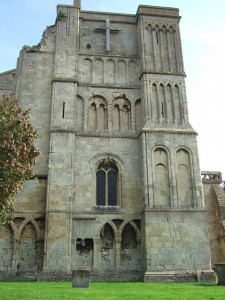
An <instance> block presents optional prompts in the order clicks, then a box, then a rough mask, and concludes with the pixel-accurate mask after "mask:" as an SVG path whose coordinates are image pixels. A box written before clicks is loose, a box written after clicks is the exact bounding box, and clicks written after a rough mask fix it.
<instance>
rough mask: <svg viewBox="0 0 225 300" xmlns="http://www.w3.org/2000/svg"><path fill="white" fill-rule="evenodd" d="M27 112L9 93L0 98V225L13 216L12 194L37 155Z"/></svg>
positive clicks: (32, 129) (29, 174) (34, 135)
mask: <svg viewBox="0 0 225 300" xmlns="http://www.w3.org/2000/svg"><path fill="white" fill-rule="evenodd" d="M29 113H30V110H29V109H22V108H21V107H20V103H19V101H18V100H17V99H15V98H14V96H12V95H3V97H2V99H1V100H0V227H2V226H3V225H4V224H6V223H7V222H8V221H9V220H11V219H12V217H13V211H14V201H13V196H14V195H15V194H16V193H17V192H18V191H19V190H20V189H21V188H22V186H23V183H24V181H25V180H27V179H29V178H30V177H31V176H32V168H31V167H32V165H33V164H34V163H35V159H36V157H37V156H38V154H39V150H38V149H37V148H36V147H35V145H34V141H35V139H36V138H37V131H36V130H35V129H34V128H33V126H32V125H31V124H30V123H29Z"/></svg>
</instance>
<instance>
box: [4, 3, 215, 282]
mask: <svg viewBox="0 0 225 300" xmlns="http://www.w3.org/2000/svg"><path fill="white" fill-rule="evenodd" d="M78 4H79V1H76V5H74V6H67V5H59V6H58V7H57V22H56V24H55V25H54V26H50V27H47V29H46V31H45V32H44V34H43V37H42V39H41V42H40V43H39V44H38V45H37V46H32V47H29V46H25V47H24V48H23V50H22V51H21V53H20V58H19V61H18V67H17V85H16V97H17V98H19V99H20V100H21V102H22V105H24V106H28V107H30V108H31V121H32V123H33V125H34V126H35V127H36V128H37V130H38V134H39V138H38V141H37V146H38V147H39V148H40V151H41V155H40V156H39V157H38V159H37V163H36V165H35V166H34V173H35V177H34V179H33V180H30V181H29V182H27V183H26V184H25V185H24V188H23V190H22V191H21V192H20V193H19V194H18V195H17V200H16V213H15V217H16V219H15V221H13V222H11V223H10V226H11V227H7V228H6V229H5V231H4V230H3V231H2V232H1V236H2V240H1V243H2V249H7V248H8V249H9V251H8V252H6V251H5V250H4V251H1V252H0V256H1V257H0V258H2V259H3V263H2V264H0V268H1V270H3V271H7V270H10V271H27V270H30V271H31V270H32V271H34V272H36V271H37V270H41V268H42V266H43V271H44V274H51V276H53V277H54V276H57V274H58V275H59V276H61V277H60V278H62V276H65V275H66V276H68V275H69V274H71V271H72V269H88V270H90V271H91V272H92V273H91V274H92V276H93V277H95V279H99V280H104V279H105V280H106V279H108V280H113V276H115V278H117V279H118V278H120V279H123V280H130V279H131V278H133V279H134V278H136V279H137V278H138V279H139V280H140V277H141V275H143V273H144V271H146V272H148V273H151V272H164V273H165V277H168V276H169V272H171V271H173V272H174V273H179V272H180V271H182V272H184V273H185V272H186V270H191V271H190V272H191V274H195V275H196V274H197V273H196V272H197V271H196V270H207V269H210V254H209V245H208V236H207V226H206V219H205V212H204V204H203V194H202V185H201V178H200V170H199V161H198V153H197V141H196V133H195V131H194V130H193V129H192V127H191V125H190V124H189V121H188V110H187V100H186V92H185V82H184V70H183V61H182V51H181V42H180V34H179V20H180V17H179V13H178V10H177V9H168V8H166V9H163V8H159V7H158V8H157V7H147V6H140V7H139V9H138V12H137V15H136V16H135V15H121V14H111V13H99V12H96V13H93V12H85V11H84V12H82V11H80V8H79V5H78ZM44 218H45V219H46V222H44ZM44 226H45V230H44ZM44 236H45V245H44V249H43V237H44ZM43 259H44V262H43ZM124 272H125V273H126V275H124ZM210 272H211V271H209V273H210ZM53 273H54V275H53ZM63 274H64V275H63ZM127 274H128V275H127ZM185 274H186V273H185ZM188 274H189V273H188ZM188 274H187V276H189V275H188ZM44 277H45V275H43V278H44ZM53 277H52V278H53ZM150 277H151V276H150V275H149V274H146V276H145V278H147V281H148V279H149V278H150ZM196 280H197V279H196Z"/></svg>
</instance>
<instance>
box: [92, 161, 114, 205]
mask: <svg viewBox="0 0 225 300" xmlns="http://www.w3.org/2000/svg"><path fill="white" fill-rule="evenodd" d="M117 191H118V168H117V166H116V164H115V163H114V162H113V161H111V160H104V161H103V162H102V163H101V164H100V165H99V167H98V169H97V172H96V204H97V205H100V206H116V205H117V202H118V195H117V194H118V192H117Z"/></svg>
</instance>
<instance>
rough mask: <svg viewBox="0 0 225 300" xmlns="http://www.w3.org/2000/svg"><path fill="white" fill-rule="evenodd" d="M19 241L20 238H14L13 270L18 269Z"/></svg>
mask: <svg viewBox="0 0 225 300" xmlns="http://www.w3.org/2000/svg"><path fill="white" fill-rule="evenodd" d="M19 243H20V240H19V239H17V238H14V239H13V257H12V271H17V265H18V260H19V246H20V245H19Z"/></svg>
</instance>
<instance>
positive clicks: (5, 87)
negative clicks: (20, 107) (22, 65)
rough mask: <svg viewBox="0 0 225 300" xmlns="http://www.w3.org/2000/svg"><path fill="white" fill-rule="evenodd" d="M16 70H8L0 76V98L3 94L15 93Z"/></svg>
mask: <svg viewBox="0 0 225 300" xmlns="http://www.w3.org/2000/svg"><path fill="white" fill-rule="evenodd" d="M15 76H16V70H10V71H7V72H3V73H1V74H0V97H1V96H2V95H3V94H12V93H14V92H15V84H16V80H15Z"/></svg>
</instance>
